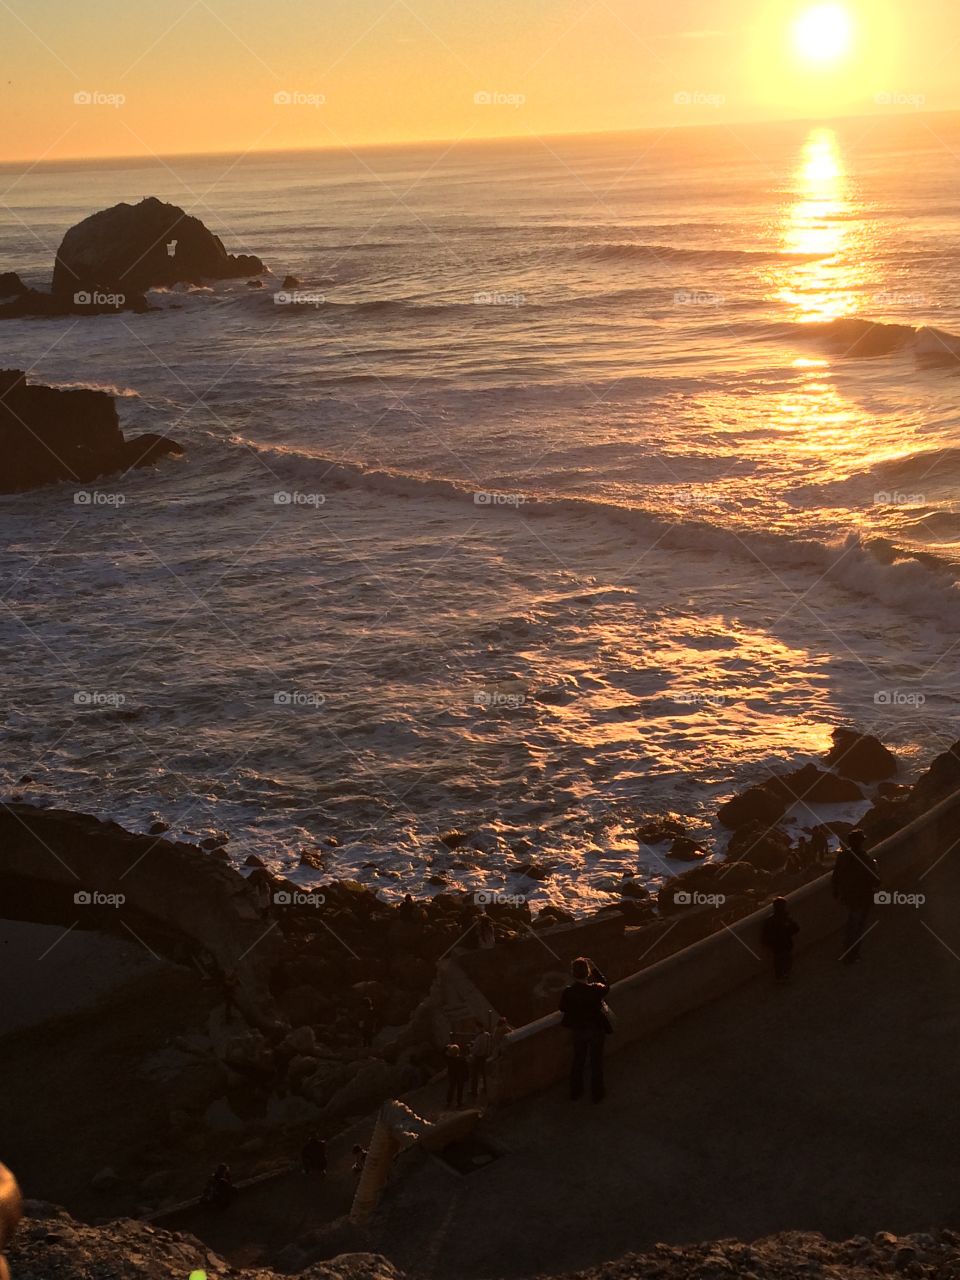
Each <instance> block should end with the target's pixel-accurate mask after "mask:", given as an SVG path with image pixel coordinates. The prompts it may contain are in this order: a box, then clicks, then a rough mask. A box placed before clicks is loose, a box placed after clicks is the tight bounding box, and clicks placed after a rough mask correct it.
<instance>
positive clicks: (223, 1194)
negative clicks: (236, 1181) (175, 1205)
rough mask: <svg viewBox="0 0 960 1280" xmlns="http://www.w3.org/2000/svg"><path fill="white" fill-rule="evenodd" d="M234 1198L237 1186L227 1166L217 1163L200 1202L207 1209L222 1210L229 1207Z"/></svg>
mask: <svg viewBox="0 0 960 1280" xmlns="http://www.w3.org/2000/svg"><path fill="white" fill-rule="evenodd" d="M236 1198H237V1188H236V1187H235V1186H234V1185H233V1180H232V1178H231V1177H230V1168H229V1166H228V1165H225V1164H218V1165H217V1167H216V1169H215V1170H214V1171H213V1173H212V1174H211V1175H210V1178H209V1179H208V1181H207V1185H206V1187H205V1188H204V1191H203V1195H202V1196H201V1197H200V1203H201V1204H202V1205H203V1206H204V1207H205V1208H207V1209H216V1210H218V1211H220V1212H222V1211H223V1210H224V1209H229V1208H230V1206H231V1205H232V1204H233V1202H234V1200H236Z"/></svg>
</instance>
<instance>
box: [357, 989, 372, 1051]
mask: <svg viewBox="0 0 960 1280" xmlns="http://www.w3.org/2000/svg"><path fill="white" fill-rule="evenodd" d="M357 1028H358V1030H359V1032H360V1047H361V1048H362V1049H369V1048H370V1046H371V1045H372V1044H373V1036H374V1032H375V1031H376V1015H375V1013H374V1010H373V1001H372V1000H371V999H370V997H369V996H365V997H364V999H363V1003H362V1004H361V1005H360V1016H359V1018H358V1019H357Z"/></svg>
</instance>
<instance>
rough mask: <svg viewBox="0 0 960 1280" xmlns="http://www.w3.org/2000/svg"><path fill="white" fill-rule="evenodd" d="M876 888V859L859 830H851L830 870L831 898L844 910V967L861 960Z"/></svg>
mask: <svg viewBox="0 0 960 1280" xmlns="http://www.w3.org/2000/svg"><path fill="white" fill-rule="evenodd" d="M879 888H880V872H879V870H878V868H877V860H876V858H871V857H870V855H869V854H868V853H867V837H866V835H865V834H864V833H863V832H862V831H860V830H859V829H858V830H855V831H851V832H850V833H849V834H848V836H847V843H846V845H845V846H841V848H840V852H839V853H838V854H837V860H836V862H835V864H834V867H833V896H834V897H835V898H836V899H837V901H838V902H840V903H841V904H842V905H843V906H844V907H846V909H847V925H846V929H845V932H844V940H843V951H842V952H841V955H840V958H841V960H842V961H843V963H844V964H856V962H857V961H858V960H859V959H860V945H861V943H862V942H863V937H864V934H865V933H866V931H867V920H868V918H869V916H870V912H871V911H872V910H873V904H874V895H875V894H876V892H877V890H878V889H879Z"/></svg>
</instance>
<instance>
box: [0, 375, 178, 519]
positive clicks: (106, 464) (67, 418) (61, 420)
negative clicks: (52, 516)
mask: <svg viewBox="0 0 960 1280" xmlns="http://www.w3.org/2000/svg"><path fill="white" fill-rule="evenodd" d="M0 452H2V454H3V458H4V467H3V473H2V476H0V493H22V492H25V491H26V490H28V489H35V488H37V487H38V486H39V485H44V484H53V483H55V482H57V481H64V480H67V481H70V482H71V483H73V484H88V483H90V482H91V481H93V480H96V479H98V478H99V477H100V476H104V475H108V474H109V473H110V472H115V471H127V470H129V469H130V468H131V467H140V466H145V465H147V464H148V463H151V462H155V461H156V460H157V458H159V457H161V456H163V455H165V454H170V453H181V454H182V453H183V448H182V446H181V445H179V444H177V443H176V442H175V441H173V440H168V439H167V438H166V437H164V436H149V437H147V436H140V437H137V438H135V439H133V440H124V438H123V433H122V432H121V430H120V421H119V419H118V417H117V409H116V405H115V404H114V400H113V397H112V396H110V395H107V393H106V392H105V391H93V390H89V391H88V390H85V389H70V390H59V389H58V388H55V387H43V386H30V385H28V384H27V381H26V374H24V373H23V372H22V371H21V370H19V369H4V370H0ZM74 501H75V503H76V504H77V505H78V506H81V507H82V506H85V505H93V503H94V501H95V498H94V495H91V494H90V493H88V492H85V491H81V492H79V493H78V494H76V495H75V496H74Z"/></svg>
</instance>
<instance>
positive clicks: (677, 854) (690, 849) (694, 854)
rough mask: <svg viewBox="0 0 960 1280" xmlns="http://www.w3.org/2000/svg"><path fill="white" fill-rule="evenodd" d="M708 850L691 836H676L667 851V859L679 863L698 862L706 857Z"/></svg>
mask: <svg viewBox="0 0 960 1280" xmlns="http://www.w3.org/2000/svg"><path fill="white" fill-rule="evenodd" d="M706 853H707V851H706V849H705V848H704V847H703V845H702V844H698V843H697V842H696V840H691V839H690V837H689V836H676V837H675V838H674V840H673V842H672V843H671V845H670V848H669V849H668V850H667V857H668V858H674V859H676V861H678V862H697V861H698V860H699V859H700V858H704V857H706Z"/></svg>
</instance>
